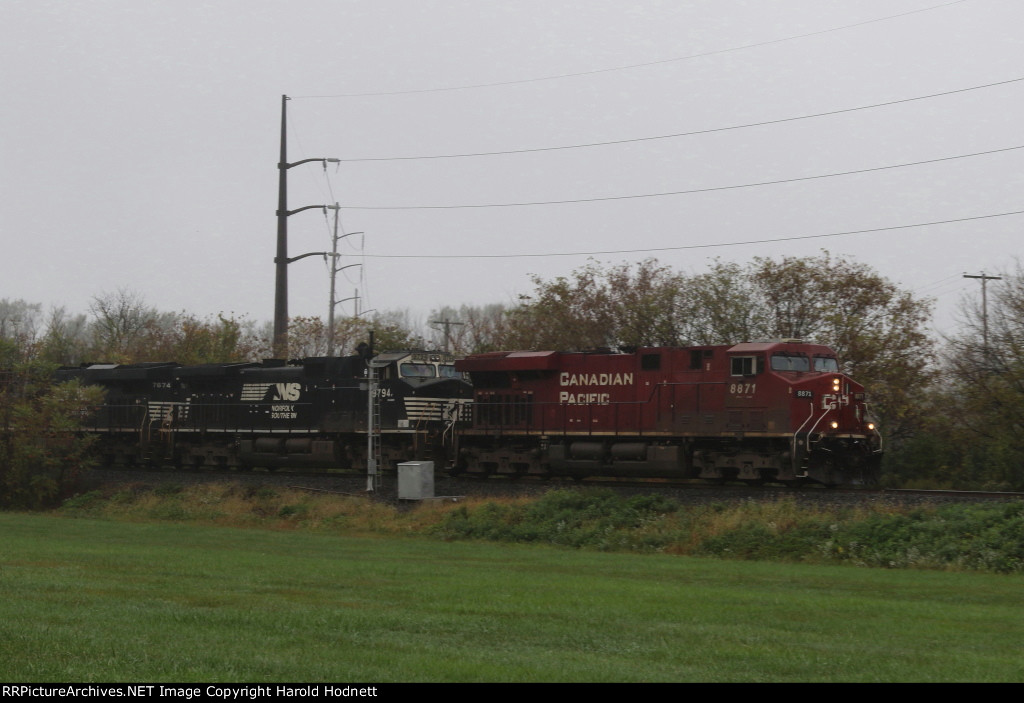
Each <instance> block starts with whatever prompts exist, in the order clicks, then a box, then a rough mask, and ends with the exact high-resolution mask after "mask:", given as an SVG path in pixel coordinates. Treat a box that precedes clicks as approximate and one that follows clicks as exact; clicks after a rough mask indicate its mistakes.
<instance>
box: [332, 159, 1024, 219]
mask: <svg viewBox="0 0 1024 703" xmlns="http://www.w3.org/2000/svg"><path fill="white" fill-rule="evenodd" d="M1016 149H1024V145H1022V146H1011V147H1005V148H1003V149H992V150H989V151H978V152H974V153H971V154H958V155H956V156H943V157H939V158H936V159H926V160H923V161H910V162H907V163H902V164H891V165H888V166H874V167H872V168H863V169H856V170H852V171H838V172H835V173H823V174H816V175H813V176H800V177H797V178H782V179H778V180H773V181H759V182H756V183H740V184H733V185H726V186H713V187H709V188H692V189H689V190H673V191H665V192H662V193H638V194H633V195H610V196H607V197H600V198H575V199H570V200H538V201H531V202H518V203H480V204H469V205H342V206H341V207H342V209H346V210H458V209H468V208H499V207H527V206H531V205H568V204H574V203H596V202H606V201H611V200H636V199H639V198H662V197H667V196H670V195H691V194H694V193H710V192H714V191H720V190H736V189H739V188H757V187H760V186H768V185H781V184H783V183H799V182H800V181H813V180H820V179H823V178H837V177H839V176H852V175H856V174H859V173H872V172H874V171H886V170H891V169H896V168H906V167H908V166H921V165H924V164H934V163H940V162H943V161H954V160H956V159H967V158H972V157H975V156H987V155H990V154H998V153H1002V152H1007V151H1014V150H1016Z"/></svg>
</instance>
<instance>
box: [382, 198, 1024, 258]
mask: <svg viewBox="0 0 1024 703" xmlns="http://www.w3.org/2000/svg"><path fill="white" fill-rule="evenodd" d="M1011 215H1024V210H1013V211H1011V212H997V213H991V214H988V215H975V216H973V217H958V218H954V219H949V220H934V221H932V222H915V223H913V224H909V225H891V226H888V227H872V228H870V229H855V230H847V231H844V232H829V233H827V234H804V235H798V236H794V237H777V238H774V239H748V240H744V241H738V242H720V243H717V244H687V245H683V246H675V247H647V248H643V249H609V250H604V251H573V252H549V253H545V254H364V256H365V257H366V258H373V259H526V258H553V257H556V256H603V255H605V254H648V253H652V252H659V251H684V250H687V249H714V248H718V247H737V246H746V245H749V244H771V243H775V242H795V241H801V240H806V239H824V238H826V237H843V236H846V235H850V234H871V233H874V232H891V231H895V230H901V229H912V228H915V227H931V226H934V225H948V224H954V223H958V222H974V221H977V220H986V219H992V218H996V217H1009V216H1011Z"/></svg>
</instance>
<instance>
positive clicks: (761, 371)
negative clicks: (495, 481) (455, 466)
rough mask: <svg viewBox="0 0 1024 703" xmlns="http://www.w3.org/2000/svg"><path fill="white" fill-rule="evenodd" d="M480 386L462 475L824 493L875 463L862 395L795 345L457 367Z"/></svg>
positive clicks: (473, 360) (511, 355)
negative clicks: (812, 486) (642, 479)
mask: <svg viewBox="0 0 1024 703" xmlns="http://www.w3.org/2000/svg"><path fill="white" fill-rule="evenodd" d="M456 368H457V369H458V370H460V371H465V372H468V373H469V374H470V376H471V378H472V380H473V386H474V396H475V397H474V413H473V422H472V425H471V427H469V428H466V429H464V430H463V431H462V432H461V433H460V443H461V447H460V457H461V461H460V466H459V468H461V469H463V470H467V471H481V472H487V473H490V472H498V473H512V474H515V473H536V474H546V473H555V474H569V475H574V476H580V477H582V476H594V475H605V476H621V475H636V476H674V477H694V478H705V479H713V480H725V479H740V480H745V481H751V482H757V481H765V480H773V481H785V482H798V481H801V480H811V481H815V482H819V483H825V484H838V483H846V482H849V481H864V480H870V478H871V477H872V474H873V473H874V471H875V469H876V468H877V463H878V459H879V456H880V440H879V436H878V433H877V432H876V431H875V429H874V426H873V423H872V422H871V420H870V418H869V415H868V410H867V405H866V396H865V393H864V388H863V386H861V385H860V384H858V383H856V382H854V381H853V380H852V379H850V378H849V377H847V376H845V375H843V374H841V373H839V365H838V362H837V360H836V357H835V354H834V352H833V351H832V350H831V349H829V348H828V347H825V346H821V345H815V344H805V343H802V342H799V341H795V340H787V341H778V342H765V343H746V344H738V345H735V346H701V347H687V348H670V347H651V348H641V349H638V350H637V351H636V352H633V353H627V354H619V353H574V352H573V353H570V352H495V353H489V354H477V355H473V356H470V357H468V358H466V359H464V360H461V361H459V362H456Z"/></svg>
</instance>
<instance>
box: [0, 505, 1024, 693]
mask: <svg viewBox="0 0 1024 703" xmlns="http://www.w3.org/2000/svg"><path fill="white" fill-rule="evenodd" d="M0 532H2V534H3V541H2V545H0V679H2V680H3V681H5V682H12V681H17V682H23V681H24V682H28V681H79V682H90V681H121V682H168V681H211V682H215V681H242V682H249V683H258V682H272V681H309V682H318V681H332V682H345V683H354V682H413V681H488V682H499V681H592V682H601V681H623V682H629V681H735V682H761V681H1014V682H1020V681H1024V663H1022V661H1024V658H1022V656H1021V654H1020V652H1021V644H1022V643H1024V607H1022V606H1024V602H1022V601H1024V599H1022V596H1021V593H1022V591H1021V582H1020V580H1019V578H1018V577H1015V576H1001V575H993V574H984V573H947V572H937V571H909V570H904V571H891V570H877V569H856V568H850V567H843V566H820V565H805V564H771V563H762V562H742V561H726V560H718V559H708V558H693V557H675V556H668V555H664V554H614V553H602V552H594V551H581V550H570V549H564V548H553V547H548V546H533V545H519V544H493V543H481V542H440V541H436V540H433V541H432V540H427V539H416V538H394V537H392V538H381V537H372V536H369V537H346V536H338V535H336V534H326V533H311V532H302V531H293V530H290V531H285V530H264V529H234V528H226V527H217V526H209V525H196V524H187V525H183V524H172V523H149V524H139V523H128V522H114V521H106V520H94V519H67V518H61V517H54V516H48V515H21V514H0Z"/></svg>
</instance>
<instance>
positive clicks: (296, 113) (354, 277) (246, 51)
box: [0, 0, 1024, 331]
mask: <svg viewBox="0 0 1024 703" xmlns="http://www.w3.org/2000/svg"><path fill="white" fill-rule="evenodd" d="M1022 27H1024V3H1022V2H1020V0H961V1H960V2H949V1H948V0H857V1H856V2H853V1H851V0H774V1H773V0H694V1H686V0H671V1H670V0H665V1H662V2H659V1H655V0H649V1H644V0H630V2H623V0H537V1H534V0H503V1H502V2H484V1H481V0H464V1H459V0H437V1H435V2H431V1H429V0H373V1H366V2H357V1H354V0H295V1H293V2H289V3H284V2H280V1H278V0H238V1H234V0H209V1H205V2H200V1H199V0H175V1H173V2H172V1H170V0H167V1H155V0H154V1H149V2H147V1H146V0H94V1H85V0H76V1H71V0H65V1H57V0H0V60H2V62H3V66H4V70H3V71H2V72H0V91H2V95H3V99H2V101H0V119H2V125H3V131H2V136H0V144H2V160H0V180H2V183H0V186H2V193H3V197H2V198H0V232H2V236H3V243H4V247H3V254H2V258H0V298H22V299H25V300H27V301H30V302H39V303H42V304H44V306H47V307H48V306H51V305H64V306H66V307H67V308H68V309H69V310H71V311H74V312H85V311H86V310H87V308H88V304H89V301H90V299H91V298H92V297H93V296H96V295H100V294H103V293H107V292H114V291H117V290H119V289H126V290H132V291H135V292H138V293H140V294H142V295H143V296H144V297H145V299H146V301H147V302H148V303H149V304H150V305H153V306H155V307H157V308H159V309H161V310H165V311H180V310H185V311H189V312H192V313H195V314H197V315H199V316H207V315H212V314H216V313H218V312H224V313H234V314H235V315H245V316H247V317H248V318H250V319H253V320H256V321H264V320H270V319H271V318H272V317H273V292H274V291H273V286H274V264H273V257H274V254H275V239H276V218H275V215H274V212H275V210H276V208H277V178H278V170H277V162H278V154H279V147H280V143H279V139H280V118H281V96H282V95H288V96H290V97H292V98H293V99H292V100H289V101H288V103H287V109H288V122H289V129H288V160H289V162H294V161H299V160H301V159H306V158H317V157H334V158H340V159H343V160H346V161H345V162H344V163H342V164H340V165H338V166H333V165H332V166H329V167H328V168H327V169H326V171H325V170H324V169H323V168H322V167H321V166H320V165H319V164H315V163H314V164H306V165H302V166H297V167H295V168H292V169H290V170H289V172H288V175H289V183H288V185H289V208H290V209H295V208H299V207H302V206H305V205H313V204H321V203H332V202H335V201H337V202H339V203H340V204H341V206H342V208H343V209H342V210H341V225H342V228H343V230H344V231H346V232H355V231H361V232H365V235H356V236H353V237H349V238H347V239H346V240H344V241H343V246H342V252H343V253H344V254H345V259H344V260H343V262H342V263H343V264H354V263H362V264H363V266H362V267H361V268H359V267H356V268H351V269H348V270H347V271H346V272H344V276H342V277H341V278H340V279H339V283H338V285H339V293H338V296H337V297H338V298H343V297H349V296H352V295H353V294H354V292H355V290H356V289H357V288H358V289H359V291H360V295H361V296H363V297H364V302H363V307H364V309H365V308H374V309H377V310H393V309H408V310H409V311H411V313H412V314H413V316H414V317H418V318H419V319H421V320H425V319H426V318H427V316H428V314H429V312H430V311H431V310H432V309H435V308H437V307H439V306H442V305H452V306H458V305H460V304H463V303H472V304H486V303H494V302H505V303H508V302H512V301H514V300H515V298H516V296H517V295H518V294H519V293H525V292H529V291H530V290H531V289H532V285H531V283H530V274H539V275H541V276H543V277H545V278H550V277H554V276H557V275H563V274H568V273H569V272H571V271H572V270H573V269H575V268H577V267H579V266H581V265H583V264H585V263H586V261H587V258H588V256H587V253H588V252H621V253H597V254H592V256H593V258H595V259H596V260H598V261H601V262H607V263H619V262H622V261H637V260H640V259H643V258H646V257H650V256H653V257H656V258H658V259H659V260H660V261H661V262H662V263H665V264H668V265H671V266H672V267H674V268H677V269H680V270H683V271H687V272H701V271H703V270H704V269H705V268H706V266H707V264H708V262H709V261H711V260H713V259H714V258H716V257H719V258H722V259H725V260H732V261H738V262H747V261H749V260H750V259H751V258H753V257H755V256H770V257H781V256H815V255H817V254H819V253H820V251H821V250H822V249H828V250H829V251H831V252H833V253H835V254H842V255H848V256H851V257H854V258H856V259H858V260H860V261H863V262H865V263H867V264H869V265H871V266H872V267H874V268H875V269H876V270H878V271H879V272H880V273H881V274H882V275H884V276H886V277H888V278H890V279H891V280H893V281H895V282H897V283H898V284H900V285H901V286H903V287H904V288H907V289H910V290H912V291H914V292H915V293H916V294H918V295H920V296H934V297H935V298H936V299H937V304H938V314H937V326H938V328H939V329H940V330H942V331H953V330H954V329H955V326H954V322H953V317H952V311H953V310H954V309H955V308H956V306H957V302H958V300H959V298H960V296H962V295H963V294H965V293H971V294H976V293H977V292H978V291H979V290H980V286H979V284H978V282H977V281H974V280H968V279H964V278H962V275H963V273H965V272H967V273H972V274H977V273H980V272H981V271H987V272H990V273H991V272H994V271H996V270H998V269H1000V268H1001V267H1006V266H1011V265H1014V261H1015V258H1016V257H1018V256H1019V254H1020V251H1021V245H1020V241H1021V238H1020V233H1021V232H1022V231H1024V215H1021V214H1004V213H1013V212H1018V211H1022V210H1024V168H1022V166H1024V148H1021V147H1024V133H1022V130H1021V125H1022V124H1024V39H1022V37H1024V32H1022V31H1021V28H1022ZM994 84H996V85H994ZM984 86H988V87H984ZM939 94H945V95H939ZM927 96H935V97H927ZM918 98H920V99H918ZM859 108H864V109H859ZM825 113H832V114H825ZM680 134H685V135H686V136H671V137H670V136H668V135H680ZM656 137H665V138H656ZM605 142H620V143H618V144H603V145H598V146H580V145H592V144H595V143H605ZM568 147H579V148H568ZM493 152H517V153H503V154H493ZM981 152H994V153H987V154H981ZM466 154H477V155H474V156H459V155H466ZM479 154H483V155H479ZM399 157H444V158H399ZM952 157H964V158H952ZM936 160H941V161H936ZM922 161H931V162H932V163H925V164H917V165H905V164H912V163H915V162H922ZM889 167H895V168H889ZM853 171H861V173H849V172H853ZM834 174H846V175H834ZM796 179H802V180H796ZM771 181H788V182H784V183H772V184H768V185H753V184H764V183H766V182H771ZM737 186H747V187H737ZM695 190H698V191H703V192H690V193H684V194H674V195H658V194H664V193H678V192H679V191H695ZM638 196H641V197H638ZM570 200H572V201H578V202H572V203H566V202H561V203H558V204H526V203H551V202H552V201H570ZM442 206H444V207H442ZM455 206H474V207H455ZM480 206H490V207H480ZM950 220H961V221H960V222H948V223H946V224H932V225H928V226H911V225H919V224H923V223H933V222H940V221H950ZM331 223H332V220H331V219H330V217H328V218H325V216H324V215H323V214H322V213H321V212H320V211H317V210H309V211H306V212H301V213H297V214H295V215H293V216H292V217H290V218H289V229H290V245H289V254H290V255H292V256H295V255H297V254H300V253H304V252H307V251H322V250H324V249H329V248H330V236H331V229H330V227H331ZM863 230H877V231H871V232H864V231H863ZM850 232H860V233H850ZM841 233H849V234H841ZM830 235H835V236H830ZM765 240H776V241H765ZM778 240H788V241H778ZM750 242H760V243H750ZM644 250H646V251H644ZM566 254H571V255H566ZM496 255H501V257H498V256H496ZM399 257H408V258H399ZM457 257H478V258H457ZM484 257H486V258H484ZM290 276H291V292H290V312H291V314H292V315H323V316H326V311H327V298H328V284H329V281H328V276H327V269H326V266H325V264H324V262H323V260H322V259H320V258H318V257H310V258H307V259H303V260H301V261H298V262H295V263H293V264H291V266H290ZM991 285H998V284H991ZM351 305H352V303H351V302H347V303H342V304H341V309H342V310H343V312H346V313H350V312H351Z"/></svg>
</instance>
